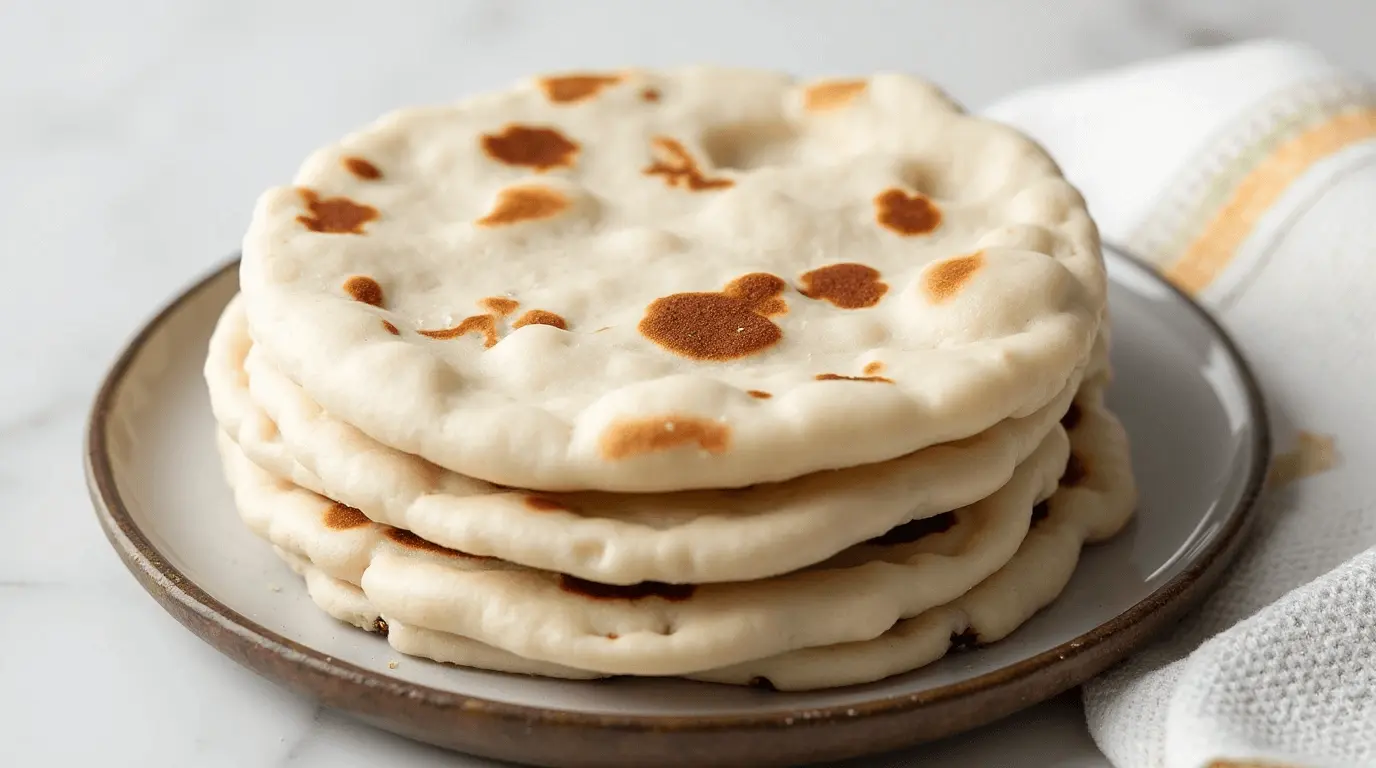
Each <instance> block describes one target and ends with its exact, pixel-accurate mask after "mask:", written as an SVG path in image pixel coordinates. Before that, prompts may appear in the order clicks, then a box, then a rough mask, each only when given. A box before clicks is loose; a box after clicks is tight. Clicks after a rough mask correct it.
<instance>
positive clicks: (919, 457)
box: [206, 298, 1107, 584]
mask: <svg viewBox="0 0 1376 768" xmlns="http://www.w3.org/2000/svg"><path fill="white" fill-rule="evenodd" d="M1104 328H1105V329H1107V326H1104ZM1100 341H1101V343H1100V344H1099V345H1098V346H1097V347H1096V351H1095V354H1094V357H1093V358H1092V363H1091V366H1090V369H1089V371H1088V372H1087V374H1086V375H1093V374H1094V372H1095V371H1098V370H1103V369H1104V366H1106V365H1107V340H1106V339H1105V337H1104V336H1103V335H1101V336H1100ZM246 371H247V372H248V376H247V377H246V376H245V375H244V374H245V372H246ZM206 379H207V384H208V388H209V390H210V393H211V403H212V405H213V407H214V410H215V413H216V414H217V420H218V421H219V424H220V427H221V429H222V430H223V431H224V432H225V433H227V434H229V435H230V436H232V437H233V439H234V441H235V442H236V443H237V444H238V446H239V448H240V449H242V450H243V452H244V453H245V454H246V455H247V456H248V457H249V458H250V459H251V460H252V461H253V462H254V463H256V464H258V465H259V466H261V467H263V468H264V469H266V470H267V471H268V472H270V473H272V474H274V475H276V476H278V477H281V478H285V479H290V480H291V481H292V482H294V483H295V484H297V485H300V486H303V487H305V488H307V489H309V490H311V491H314V492H316V493H319V494H322V495H324V496H328V497H329V498H331V499H334V500H336V501H339V502H341V503H343V504H347V505H349V506H352V507H354V508H357V509H359V510H360V511H361V512H362V513H363V514H364V515H366V516H367V517H368V518H370V519H372V520H374V521H375V522H378V523H385V524H388V525H393V526H397V527H400V528H404V529H406V530H409V531H411V532H413V533H416V534H418V535H420V536H421V537H422V538H425V539H426V540H428V541H432V542H435V543H436V544H441V545H443V546H446V547H450V548H452V549H456V550H461V551H463V552H468V553H471V554H477V555H488V556H492V557H497V558H500V559H502V560H506V561H510V562H514V563H519V564H521V565H526V566H530V567H534V568H541V569H544V570H550V571H557V572H559V573H565V574H570V575H573V576H578V577H580V578H584V579H588V580H590V581H594V582H600V583H605V584H634V583H637V582H641V581H660V582H669V583H678V584H683V583H689V584H702V583H708V582H721V581H746V580H750V579H758V578H764V577H767V576H773V575H776V574H779V573H785V572H788V571H793V570H797V569H799V568H803V567H805V566H808V565H812V564H813V563H816V562H819V561H821V560H824V559H826V558H828V557H830V556H832V555H834V554H835V553H837V552H839V551H841V550H842V549H845V548H846V547H849V546H851V545H853V544H858V543H860V542H862V541H864V540H866V539H870V538H872V537H876V536H881V535H883V534H885V533H886V532H888V531H889V530H890V529H891V528H894V527H896V526H899V525H902V524H905V523H908V522H909V521H912V520H921V519H924V518H929V517H933V516H936V515H939V514H941V513H943V512H948V511H950V510H953V509H956V508H958V507H961V506H965V505H966V504H970V503H973V502H975V501H977V500H979V499H981V498H983V497H985V496H988V495H989V494H991V493H993V492H994V491H995V490H997V489H998V488H1000V487H1001V486H1002V485H1003V484H1004V483H1006V482H1007V481H1008V479H1009V478H1010V477H1011V476H1012V473H1013V470H1014V468H1015V467H1016V466H1017V465H1018V464H1019V463H1021V462H1022V461H1023V460H1024V459H1026V458H1027V457H1028V455H1030V454H1031V452H1032V451H1033V450H1034V449H1035V448H1036V447H1037V445H1038V444H1039V443H1040V442H1041V441H1042V438H1043V437H1044V436H1045V435H1046V433H1047V432H1048V431H1049V430H1050V429H1051V428H1052V427H1053V426H1055V424H1056V422H1057V420H1058V419H1060V418H1061V416H1062V415H1063V414H1065V413H1066V410H1067V408H1068V407H1069V404H1070V402H1071V398H1072V397H1073V396H1074V395H1075V390H1074V389H1072V388H1068V389H1067V391H1065V392H1063V393H1062V394H1061V395H1058V396H1057V397H1056V398H1055V399H1053V400H1052V401H1051V402H1050V403H1048V404H1047V405H1046V406H1043V407H1042V408H1041V409H1040V410H1038V411H1037V412H1036V413H1034V414H1032V415H1030V416H1026V417H1024V418H1021V419H1006V420H1004V421H1002V422H1000V423H999V424H997V425H995V426H994V427H992V428H990V429H988V430H985V431H984V432H981V433H980V434H978V435H975V436H972V437H970V438H966V439H965V440H961V441H958V442H956V443H943V444H941V445H936V446H931V447H928V448H924V449H923V450H921V451H917V452H915V453H912V454H909V455H907V456H902V457H899V458H897V459H891V460H889V461H887V462H881V463H878V464H867V465H864V466H861V467H851V468H847V469H841V470H833V471H828V472H819V473H813V474H811V475H805V476H803V477H800V478H794V479H792V480H785V481H783V482H781V483H766V484H761V485H756V486H752V487H750V488H744V489H731V490H713V489H706V490H698V491H679V492H673V493H646V494H632V493H605V492H581V493H531V492H529V491H521V490H515V489H509V488H502V487H498V486H494V485H492V484H490V483H485V482H483V481H481V480H475V479H473V478H468V477H465V476H462V475H459V474H457V473H454V472H449V471H446V470H442V469H439V468H437V467H436V466H435V465H433V464H430V463H429V462H426V461H424V460H423V459H420V458H418V457H416V456H413V455H411V454H407V453H403V452H400V451H397V450H395V449H391V448H387V447H386V446H383V445H381V444H379V443H378V442H376V441H374V440H372V439H371V438H368V437H367V436H365V435H363V434H362V433H360V432H359V431H358V430H357V429H355V428H354V427H352V426H350V425H348V424H347V423H345V422H343V421H341V420H339V419H337V418H335V417H334V416H333V415H332V414H330V413H328V412H327V411H324V410H323V409H321V408H320V407H319V405H317V404H316V403H314V402H313V401H311V400H310V399H309V398H308V397H306V396H305V395H304V394H303V393H302V391H301V389H300V387H297V386H296V385H295V384H293V383H291V382H290V381H289V380H287V379H286V377H285V376H283V375H281V374H280V373H278V372H276V371H274V370H273V369H272V368H271V366H270V365H266V364H265V360H264V359H263V358H262V357H261V356H258V355H256V354H254V350H253V349H252V342H251V341H250V340H249V339H248V336H247V330H246V328H245V327H244V322H243V315H242V302H240V301H239V300H238V299H237V298H236V299H235V300H234V301H231V302H230V304H229V306H228V307H226V309H225V312H224V315H223V316H222V318H221V319H220V321H219V323H218V324H217V325H216V328H215V331H214V333H213V334H212V336H211V341H210V350H209V355H208V363H207V366H206ZM1078 380H1079V376H1078V375H1077V376H1076V377H1074V379H1073V380H1072V381H1073V383H1075V384H1078Z"/></svg>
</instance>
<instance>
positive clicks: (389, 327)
mask: <svg viewBox="0 0 1376 768" xmlns="http://www.w3.org/2000/svg"><path fill="white" fill-rule="evenodd" d="M382 329H383V330H384V331H386V332H388V333H390V334H392V335H393V336H400V335H401V331H399V330H397V327H396V325H394V324H393V323H392V321H391V320H383V321H382Z"/></svg>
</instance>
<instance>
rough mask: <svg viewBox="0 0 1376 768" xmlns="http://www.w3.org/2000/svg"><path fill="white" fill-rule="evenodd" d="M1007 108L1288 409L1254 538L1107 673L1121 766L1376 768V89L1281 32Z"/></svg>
mask: <svg viewBox="0 0 1376 768" xmlns="http://www.w3.org/2000/svg"><path fill="white" fill-rule="evenodd" d="M988 113H989V114H991V115H992V116H994V117H997V118H1000V119H1003V120H1007V121H1009V122H1011V123H1014V124H1016V125H1018V126H1020V127H1022V128H1023V129H1024V130H1026V131H1028V132H1029V133H1031V134H1032V135H1034V136H1035V137H1036V138H1038V139H1039V140H1041V141H1042V142H1043V143H1044V144H1045V145H1046V146H1047V147H1048V148H1049V149H1050V150H1051V152H1052V153H1053V155H1055V156H1056V157H1057V158H1058V160H1059V161H1060V162H1061V164H1062V166H1063V168H1064V170H1065V171H1066V174H1067V175H1068V176H1069V177H1070V179H1071V180H1072V181H1073V182H1075V183H1076V184H1077V185H1079V186H1080V188H1081V189H1082V190H1083V191H1084V192H1085V195H1086V197H1087V198H1088V200H1089V204H1090V209H1091V212H1092V213H1093V214H1094V215H1095V216H1096V218H1097V219H1098V221H1099V223H1100V227H1101V229H1102V231H1103V235H1104V238H1105V239H1106V240H1108V241H1111V242H1117V243H1120V244H1123V245H1125V246H1126V247H1127V248H1128V249H1129V250H1131V251H1133V252H1135V253H1137V254H1138V255H1141V256H1143V257H1145V258H1147V259H1148V260H1149V261H1151V262H1152V263H1153V264H1155V265H1156V266H1157V267H1158V268H1159V269H1160V270H1161V271H1162V273H1163V274H1164V275H1166V276H1167V277H1168V278H1169V279H1171V280H1172V281H1173V282H1175V283H1176V284H1177V285H1179V286H1181V287H1182V288H1184V289H1185V290H1187V291H1189V292H1190V293H1191V294H1193V295H1194V296H1195V297H1196V298H1198V299H1199V300H1201V301H1202V302H1203V303H1204V304H1205V305H1206V306H1208V307H1209V308H1210V309H1211V310H1212V311H1213V312H1214V314H1215V316H1216V317H1218V318H1219V319H1220V320H1221V321H1222V322H1223V323H1224V325H1226V326H1227V327H1228V328H1229V330H1230V331H1231V332H1232V334H1233V335H1234V336H1235V338H1236V339H1237V340H1238V342H1239V343H1240V344H1241V346H1242V347H1243V349H1244V351H1245V353H1246V354H1247V356H1248V358H1249V359H1250V361H1251V362H1252V364H1253V366H1254V368H1255V370H1256V373H1257V374H1258V377H1259V378H1260V380H1261V383H1262V387H1263V389H1264V390H1265V392H1266V396H1267V400H1268V405H1269V407H1270V410H1271V412H1272V415H1271V420H1272V430H1273V434H1274V439H1275V447H1276V451H1277V455H1276V459H1275V463H1274V466H1273V467H1272V470H1271V476H1270V478H1269V480H1270V482H1269V485H1268V489H1267V491H1266V492H1265V494H1264V495H1263V497H1262V499H1261V501H1260V505H1261V506H1260V510H1259V511H1260V518H1259V523H1258V525H1257V527H1256V529H1255V531H1254V533H1253V535H1252V539H1251V541H1250V542H1249V544H1248V547H1247V550H1246V551H1245V553H1244V554H1243V556H1242V557H1241V558H1240V560H1239V562H1238V563H1237V564H1236V565H1235V566H1234V567H1233V568H1232V569H1231V571H1230V572H1229V574H1228V575H1227V577H1226V578H1225V580H1224V582H1223V584H1222V586H1221V588H1220V589H1219V590H1218V591H1217V592H1216V593H1215V594H1214V595H1213V596H1212V597H1211V598H1210V599H1209V600H1208V601H1207V602H1206V603H1205V604H1204V606H1203V607H1202V609H1201V610H1200V611H1198V612H1196V613H1195V614H1194V615H1193V616H1192V617H1191V618H1189V619H1188V620H1186V621H1184V622H1182V623H1180V624H1179V625H1178V626H1177V627H1175V629H1174V631H1173V632H1171V633H1170V634H1169V635H1167V636H1166V637H1164V638H1162V639H1161V640H1160V641H1159V642H1158V643H1157V644H1155V645H1154V646H1152V647H1150V648H1148V649H1147V650H1146V651H1145V652H1142V653H1139V654H1137V655H1136V656H1134V657H1133V658H1132V659H1130V660H1129V661H1127V662H1126V663H1124V664H1122V665H1120V666H1119V667H1117V668H1115V669H1114V670H1112V671H1110V672H1109V673H1107V674H1105V675H1103V676H1102V677H1101V678H1099V679H1097V680H1095V681H1094V682H1092V683H1091V684H1089V685H1088V686H1086V687H1085V690H1084V699H1085V709H1086V712H1087V714H1088V718H1089V727H1090V731H1091V733H1092V734H1093V736H1094V739H1095V741H1096V742H1097V743H1098V744H1099V746H1100V747H1101V748H1102V749H1103V750H1104V752H1105V753H1106V754H1107V755H1108V757H1109V759H1110V760H1112V761H1113V763H1114V764H1115V765H1117V766H1121V767H1122V768H1156V767H1157V766H1166V767H1167V768H1177V767H1179V768H1197V767H1203V766H1229V765H1232V766H1251V765H1266V766H1315V767H1318V766H1373V765H1376V549H1372V546H1373V543H1376V472H1372V471H1371V467H1372V466H1376V394H1373V392H1374V391H1373V388H1372V384H1371V382H1372V381H1373V380H1376V88H1373V87H1372V86H1370V85H1368V84H1367V83H1366V82H1364V81H1362V80H1361V79H1360V78H1356V77H1353V76H1351V75H1349V74H1345V73H1344V72H1342V71H1341V70H1340V69H1339V68H1337V67H1336V66H1333V65H1331V64H1329V63H1327V62H1326V61H1324V59H1323V58H1322V57H1321V56H1319V55H1317V54H1315V53H1314V52H1312V51H1309V50H1306V49H1304V48H1301V47H1298V46H1293V45H1289V44H1287V43H1284V42H1275V41H1267V42H1258V43H1250V44H1246V45H1242V46H1237V47H1232V48H1224V49H1215V50H1211V51H1206V52H1201V53H1195V54H1190V55H1187V56H1181V57H1177V58H1175V59H1171V60H1167V61H1163V62H1157V63H1151V64H1147V65H1143V66H1138V67H1133V68H1131V69H1127V70H1121V71H1117V72H1110V73H1107V74H1104V75H1099V76H1095V77H1092V78H1089V79H1086V80H1082V81H1078V82H1073V83H1069V84H1065V85H1057V86H1050V87H1046V88H1041V89H1037V90H1034V91H1030V92H1026V93H1023V94H1020V95H1018V96H1016V97H1014V98H1012V99H1010V100H1007V101H1005V102H1002V103H1000V104H997V105H995V106H994V107H992V108H991V109H990V110H988ZM1181 439H1182V440H1185V439H1189V438H1188V436H1187V435H1182V436H1181ZM1146 522H1147V524H1150V521H1146Z"/></svg>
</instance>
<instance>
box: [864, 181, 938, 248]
mask: <svg viewBox="0 0 1376 768" xmlns="http://www.w3.org/2000/svg"><path fill="white" fill-rule="evenodd" d="M874 208H875V217H876V218H877V219H878V220H879V224H880V225H881V226H883V227H886V228H888V229H891V230H893V231H894V232H897V233H898V234H900V235H903V236H905V237H907V236H912V235H925V234H927V233H928V232H931V231H932V230H934V229H936V228H937V227H939V226H941V209H940V208H937V207H936V203H933V202H932V201H931V200H928V199H927V197H926V196H925V195H921V194H917V193H914V194H911V195H909V194H908V193H907V192H904V191H903V190H901V189H886V190H884V191H883V192H880V193H879V196H878V197H876V198H874Z"/></svg>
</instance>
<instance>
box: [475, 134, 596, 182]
mask: <svg viewBox="0 0 1376 768" xmlns="http://www.w3.org/2000/svg"><path fill="white" fill-rule="evenodd" d="M482 143H483V151H484V152H486V153H487V154H488V156H489V157H491V158H492V159H493V160H497V161H499V162H502V163H506V164H507V165H519V166H524V167H527V168H534V169H535V170H536V171H540V172H544V171H548V170H549V169H551V168H572V167H573V163H574V159H575V158H576V157H577V155H578V145H577V144H575V143H573V142H572V141H570V140H568V139H566V138H564V134H562V133H560V132H558V131H556V130H554V129H553V128H544V127H541V126H528V125H508V126H507V127H506V128H505V129H503V130H502V132H501V133H498V134H491V133H485V134H483V142H482Z"/></svg>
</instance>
